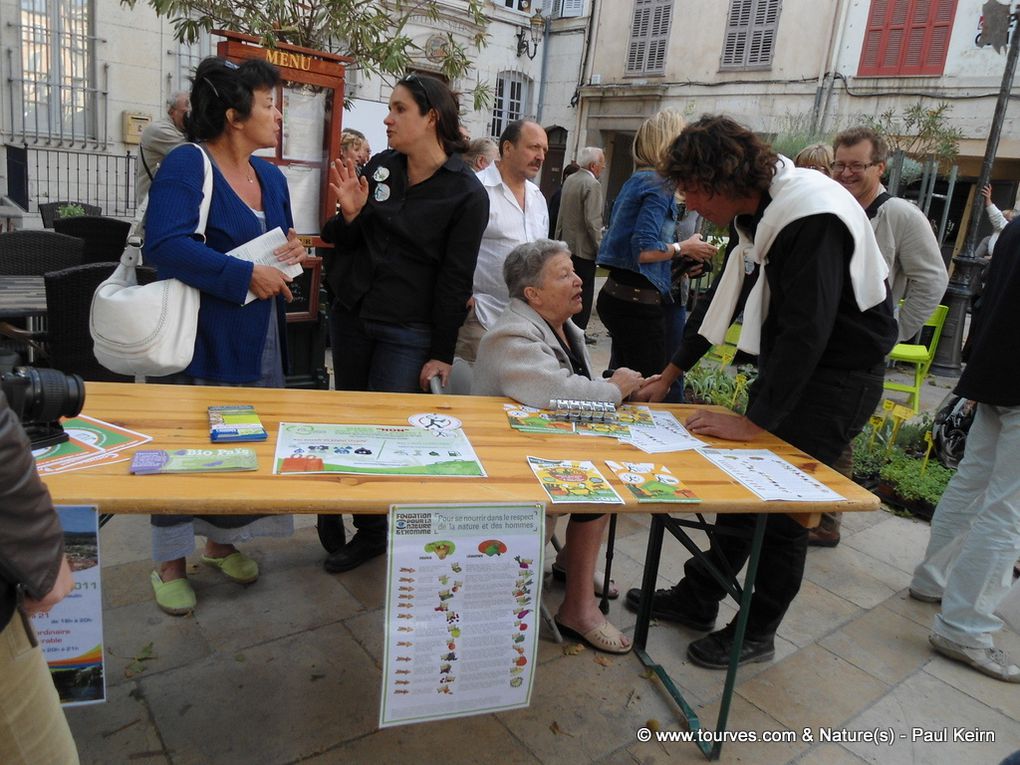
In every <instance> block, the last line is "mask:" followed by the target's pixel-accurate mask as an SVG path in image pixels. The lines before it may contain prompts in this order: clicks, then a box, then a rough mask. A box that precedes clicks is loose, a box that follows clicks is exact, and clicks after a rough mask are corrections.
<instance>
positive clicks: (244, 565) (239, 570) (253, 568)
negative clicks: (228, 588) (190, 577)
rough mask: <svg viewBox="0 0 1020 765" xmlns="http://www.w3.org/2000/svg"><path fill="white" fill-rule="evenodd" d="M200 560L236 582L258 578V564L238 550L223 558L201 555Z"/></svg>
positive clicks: (252, 580)
mask: <svg viewBox="0 0 1020 765" xmlns="http://www.w3.org/2000/svg"><path fill="white" fill-rule="evenodd" d="M202 562H203V563H207V564H209V565H210V566H214V567H216V568H218V569H219V570H220V571H222V572H223V573H224V574H225V575H226V577H227V579H229V580H230V581H232V582H237V583H238V584H251V583H252V582H254V581H255V580H256V579H258V578H259V564H258V563H256V562H255V561H254V560H252V559H251V558H249V557H248V556H247V555H245V554H244V553H243V552H240V551H238V550H234V552H232V553H230V555H227V556H226V557H223V558H213V557H210V556H209V555H203V556H202Z"/></svg>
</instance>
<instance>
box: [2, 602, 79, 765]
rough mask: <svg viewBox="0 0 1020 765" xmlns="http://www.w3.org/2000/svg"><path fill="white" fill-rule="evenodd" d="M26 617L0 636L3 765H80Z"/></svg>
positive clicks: (15, 619) (15, 617)
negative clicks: (30, 634)
mask: <svg viewBox="0 0 1020 765" xmlns="http://www.w3.org/2000/svg"><path fill="white" fill-rule="evenodd" d="M34 643H35V640H34V639H32V638H31V637H30V636H29V634H28V632H27V631H26V626H25V622H24V620H23V619H22V617H21V614H20V613H18V612H15V613H14V615H13V616H12V617H11V621H10V623H9V624H8V625H7V626H6V627H5V628H4V629H3V631H2V632H0V763H3V765H40V764H41V763H45V765H78V750H77V749H76V748H75V745H74V739H73V738H71V729H70V728H69V727H68V726H67V718H65V717H64V710H63V709H61V708H60V698H59V697H58V696H57V689H56V688H54V687H53V680H52V679H50V671H49V668H48V667H47V666H46V660H45V659H44V658H43V654H42V649H41V648H39V646H37V645H34Z"/></svg>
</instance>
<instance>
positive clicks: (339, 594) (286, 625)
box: [195, 568, 362, 651]
mask: <svg viewBox="0 0 1020 765" xmlns="http://www.w3.org/2000/svg"><path fill="white" fill-rule="evenodd" d="M211 574H213V575H214V576H215V577H216V579H217V581H219V582H220V583H218V584H217V585H216V586H213V587H209V588H205V589H200V588H199V587H198V584H197V582H196V585H195V589H196V593H197V595H198V608H197V609H196V611H195V620H196V621H197V622H198V624H199V626H200V627H201V629H202V633H203V634H204V635H205V636H206V639H207V640H208V642H209V644H210V645H211V646H213V647H214V648H215V649H217V650H220V651H234V650H236V649H239V648H245V647H247V646H252V645H257V644H259V643H264V642H266V641H269V640H274V639H276V638H280V637H283V636H285V635H291V634H294V633H298V632H302V631H304V630H308V629H315V628H316V627H320V626H322V625H325V624H330V623H332V622H336V621H340V620H342V619H344V618H346V617H348V616H353V615H354V614H356V613H359V612H361V610H362V606H361V604H360V603H359V602H358V601H357V600H355V599H354V598H353V597H351V595H350V594H349V593H348V592H347V590H346V589H344V588H343V587H341V586H339V585H338V584H337V583H336V581H335V580H334V579H333V578H332V577H330V576H327V575H325V574H324V573H322V571H321V570H318V569H307V568H306V569H294V568H285V569H281V570H276V571H267V572H265V574H264V575H263V576H261V577H260V578H259V580H258V581H257V582H256V583H255V584H252V585H248V586H240V585H237V584H234V583H233V582H227V581H222V575H221V574H219V573H218V572H216V571H215V570H213V571H211Z"/></svg>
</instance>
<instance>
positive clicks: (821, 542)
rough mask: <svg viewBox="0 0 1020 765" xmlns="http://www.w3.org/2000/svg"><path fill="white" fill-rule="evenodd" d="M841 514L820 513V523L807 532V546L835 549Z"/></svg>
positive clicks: (841, 518) (837, 541)
mask: <svg viewBox="0 0 1020 765" xmlns="http://www.w3.org/2000/svg"><path fill="white" fill-rule="evenodd" d="M842 516H843V514H842V513H822V522H821V523H819V524H818V526H817V527H816V528H813V529H809V530H808V542H807V543H808V545H809V546H811V547H835V546H836V545H838V544H839V527H840V522H841V521H842V520H843V517H842Z"/></svg>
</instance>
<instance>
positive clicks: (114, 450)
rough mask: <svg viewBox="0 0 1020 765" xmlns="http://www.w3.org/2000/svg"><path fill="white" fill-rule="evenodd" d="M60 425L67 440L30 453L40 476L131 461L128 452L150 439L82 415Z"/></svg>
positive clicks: (150, 438)
mask: <svg viewBox="0 0 1020 765" xmlns="http://www.w3.org/2000/svg"><path fill="white" fill-rule="evenodd" d="M62 424H63V426H64V432H65V433H67V436H68V440H67V441H65V442H63V443H60V444H55V445H53V446H47V447H44V448H42V449H36V450H34V451H33V452H32V455H33V456H34V457H35V465H36V470H37V471H38V472H39V475H40V476H44V477H45V476H47V475H54V474H56V473H68V472H71V471H73V470H81V469H83V468H86V467H95V466H96V465H105V464H109V463H113V462H125V461H127V460H128V459H130V455H128V454H127V452H128V450H130V449H134V448H135V447H137V446H141V445H142V444H146V443H148V442H149V441H151V440H152V436H146V435H143V434H142V433H136V432H135V431H133V430H128V429H127V428H122V427H120V426H119V425H114V424H112V423H109V422H103V421H102V420H97V419H95V418H94V417H89V416H87V415H84V414H81V415H78V416H77V417H72V418H70V419H67V420H64V421H63V423H62Z"/></svg>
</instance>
